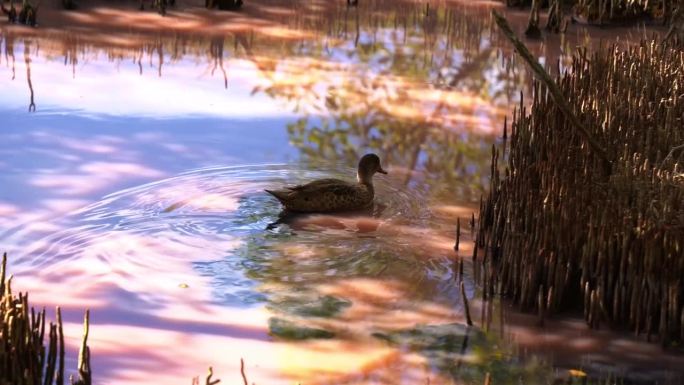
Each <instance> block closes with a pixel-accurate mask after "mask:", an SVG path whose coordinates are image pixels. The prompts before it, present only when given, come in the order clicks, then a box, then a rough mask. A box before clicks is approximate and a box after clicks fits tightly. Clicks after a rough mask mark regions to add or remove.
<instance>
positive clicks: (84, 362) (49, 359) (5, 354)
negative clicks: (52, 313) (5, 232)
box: [0, 254, 91, 385]
mask: <svg viewBox="0 0 684 385" xmlns="http://www.w3.org/2000/svg"><path fill="white" fill-rule="evenodd" d="M6 267H7V254H4V255H3V257H2V267H1V268H0V384H1V385H10V384H11V385H52V384H55V385H63V384H64V382H65V378H64V333H63V331H62V316H61V311H60V309H59V308H57V321H56V322H54V323H53V322H50V324H49V325H48V324H47V323H46V320H45V309H43V310H41V311H39V312H36V311H35V309H34V308H32V307H31V308H29V302H28V294H22V293H19V294H18V295H14V293H12V277H9V278H6V275H5V271H6ZM46 329H47V334H48V336H47V345H46V343H45V333H46ZM87 340H88V312H87V311H86V314H85V321H84V335H83V343H82V345H81V350H80V353H79V359H78V379H74V378H73V377H72V378H71V379H70V382H71V384H74V385H90V384H91V370H90V349H89V348H88V345H87Z"/></svg>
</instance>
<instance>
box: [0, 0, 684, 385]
mask: <svg viewBox="0 0 684 385" xmlns="http://www.w3.org/2000/svg"><path fill="white" fill-rule="evenodd" d="M337 3H339V4H337ZM344 3H345V2H344V1H342V0H340V1H339V2H332V1H330V2H323V1H318V2H315V1H303V0H302V1H285V0H280V1H278V0H260V1H257V0H254V1H248V4H247V5H246V6H245V9H244V10H243V11H242V12H240V13H222V14H216V13H213V14H212V13H208V12H206V11H204V10H202V9H201V8H200V9H199V10H196V8H193V9H188V10H186V11H183V9H182V7H183V3H181V5H180V6H179V7H180V9H178V10H176V11H171V15H170V16H169V17H167V18H165V19H164V21H163V22H162V21H159V20H160V19H161V18H160V17H159V16H157V15H155V14H153V13H149V12H148V13H136V12H133V11H132V9H133V8H134V6H133V5H131V4H123V3H117V4H115V5H114V6H113V7H109V6H104V5H103V6H101V7H93V8H90V9H88V8H87V9H86V10H83V11H80V12H77V13H74V14H72V15H71V16H69V17H70V18H71V19H67V20H66V21H65V20H61V21H60V22H61V23H63V24H65V25H67V26H70V25H71V24H70V23H73V28H67V29H66V30H65V29H63V28H48V27H40V28H38V29H28V28H23V27H18V26H9V25H7V24H4V23H5V22H4V21H3V22H2V24H0V127H1V129H0V144H1V146H0V250H7V251H8V252H9V255H10V270H11V271H12V272H13V273H14V274H15V277H16V278H15V281H14V285H15V289H17V290H26V291H29V292H30V293H31V294H30V295H31V298H32V301H33V302H34V303H35V304H37V305H39V306H47V307H48V308H54V306H57V305H60V306H62V308H63V309H64V312H65V320H66V325H65V327H66V332H67V343H68V345H69V346H68V348H69V351H70V352H71V355H70V356H69V360H70V361H71V362H69V363H68V364H69V365H68V367H69V368H75V367H76V365H75V356H74V352H76V351H77V349H78V344H79V341H80V334H81V320H82V314H83V311H84V310H85V309H86V308H89V309H91V314H92V315H91V319H92V321H91V339H90V346H91V349H92V354H93V368H94V378H95V381H96V383H97V384H142V383H145V384H188V383H190V380H191V378H192V377H193V376H196V375H199V374H201V373H204V371H205V370H206V368H207V367H208V366H210V365H211V366H213V367H214V371H215V373H217V375H218V377H220V378H222V379H223V382H226V383H241V381H242V380H241V377H240V370H239V367H240V359H241V358H242V359H244V361H245V368H246V373H247V376H248V378H249V381H250V382H254V383H257V384H293V383H301V384H366V383H368V384H418V383H431V384H452V383H457V384H461V383H465V384H481V383H482V382H483V380H484V377H485V374H486V373H491V375H492V377H493V383H494V384H519V383H525V384H547V383H552V382H554V381H556V382H563V383H566V382H570V383H581V382H582V381H583V380H586V378H582V377H577V376H578V374H579V373H580V371H581V372H584V373H586V374H588V376H589V377H588V379H589V380H590V381H599V380H605V379H618V380H619V383H671V384H678V383H681V382H682V381H683V378H684V377H683V371H684V369H683V368H684V358H683V357H681V356H677V355H675V354H670V353H663V352H662V351H661V350H660V348H659V347H658V346H656V345H655V344H648V343H645V342H644V341H641V340H638V339H636V338H633V337H632V336H630V335H623V334H617V333H613V332H608V331H605V330H600V331H589V330H587V328H586V326H585V325H584V323H583V322H582V321H581V320H580V319H578V318H573V317H572V316H569V317H568V318H557V319H554V320H551V321H550V322H548V323H547V326H546V327H545V328H538V327H536V326H535V322H534V317H533V316H530V315H524V314H520V313H518V312H516V311H515V309H509V308H508V306H507V305H505V304H503V305H502V304H501V303H498V302H496V303H493V304H491V303H490V304H486V305H483V304H482V303H481V302H480V301H479V300H478V299H479V298H480V295H479V291H478V288H477V286H476V285H475V283H474V278H473V275H474V274H476V271H474V270H473V268H472V265H471V264H470V256H471V255H472V246H471V245H472V242H471V238H470V226H469V224H468V223H469V218H470V216H471V214H472V213H473V212H476V208H477V207H478V202H479V198H480V195H481V194H482V193H483V192H484V191H485V189H486V186H487V184H488V175H489V159H490V154H491V146H492V144H495V143H498V142H499V141H500V140H499V139H498V138H499V137H500V136H501V131H502V127H503V122H504V118H505V116H506V115H507V114H510V112H511V111H512V108H513V107H514V106H516V105H517V104H518V103H519V102H520V92H521V91H523V93H527V92H528V90H529V87H530V80H529V78H530V76H529V75H528V74H527V73H526V72H525V70H524V68H523V67H522V65H521V64H520V63H516V62H515V60H513V61H510V60H508V59H506V58H507V57H509V56H510V53H511V52H510V48H509V46H508V45H507V44H505V43H504V41H503V39H502V37H501V36H499V35H498V33H497V32H496V30H495V29H494V27H493V26H492V24H491V20H490V18H489V9H490V8H489V7H491V6H494V5H493V4H494V3H485V2H482V3H479V2H457V1H448V2H445V1H441V2H440V1H437V2H433V3H432V7H430V8H426V6H425V3H424V2H414V1H399V0H397V1H391V0H373V1H365V2H363V0H362V4H361V5H360V6H359V7H358V8H347V7H346V6H345V4H344ZM186 6H189V5H186ZM47 14H48V15H49V14H50V12H49V10H48V11H47ZM46 17H47V16H46ZM127 18H129V19H130V23H132V24H134V26H135V28H131V30H135V31H134V32H131V31H128V29H127V28H125V23H123V24H124V26H123V27H122V26H121V24H122V21H121V20H126V21H127V20H129V19H127ZM512 19H513V20H514V21H515V20H523V19H524V14H522V13H521V14H512ZM117 20H118V23H119V25H118V29H117V25H116V23H117ZM169 20H170V21H169ZM155 23H162V24H160V25H157V24H155ZM103 31H106V32H103ZM127 31H128V32H127ZM582 43H586V38H584V32H583V31H582V30H573V35H572V36H571V37H570V38H568V39H565V38H564V39H562V40H558V38H556V40H554V41H550V42H546V43H545V42H537V43H533V44H532V48H533V49H534V51H535V52H536V54H538V55H539V57H540V60H542V61H551V62H555V61H556V60H558V58H559V57H560V58H561V63H562V62H563V60H567V58H565V57H564V56H563V51H562V50H561V47H566V48H564V49H568V48H567V47H572V46H573V45H577V44H582ZM369 151H373V152H376V153H378V154H379V155H380V156H381V157H382V160H383V165H384V166H385V168H386V169H388V170H389V172H390V173H389V175H388V176H377V177H376V178H375V181H376V190H377V195H378V196H377V198H376V205H375V207H373V208H372V209H370V210H368V211H367V212H362V213H353V214H348V215H337V216H324V215H311V216H299V217H281V216H280V215H279V214H280V206H279V204H278V203H277V202H276V201H275V200H274V199H273V198H272V197H270V196H268V195H267V194H266V193H264V192H263V189H264V188H274V187H276V188H277V187H280V186H282V185H285V184H293V183H299V182H303V181H307V180H311V179H314V178H319V177H340V178H348V179H352V178H354V176H355V170H354V168H353V167H354V166H355V164H356V162H357V161H358V158H359V156H360V155H362V154H364V153H366V152H369ZM457 218H462V224H463V226H462V227H463V233H464V238H465V239H466V240H465V241H464V242H462V245H461V249H460V251H459V253H460V256H462V257H464V258H466V260H467V261H468V263H466V268H465V278H464V279H465V284H466V292H467V295H468V296H469V297H471V298H472V303H471V306H472V312H473V315H474V318H475V324H476V326H477V327H476V328H473V329H470V330H469V329H467V328H466V327H465V326H464V316H463V307H462V303H461V298H460V293H459V291H458V286H457V284H458V279H457V273H456V269H455V268H456V267H457V263H454V260H455V259H456V258H457V254H456V253H455V252H454V251H453V248H452V247H453V239H454V229H455V223H456V220H457ZM571 370H576V371H577V372H573V371H571Z"/></svg>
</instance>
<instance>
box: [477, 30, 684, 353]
mask: <svg viewBox="0 0 684 385" xmlns="http://www.w3.org/2000/svg"><path fill="white" fill-rule="evenodd" d="M502 28H503V27H502ZM681 47H682V44H681V43H679V42H677V41H676V39H674V40H673V41H667V42H662V43H660V44H658V43H656V42H655V41H643V42H642V43H640V44H639V45H636V46H632V47H630V48H626V49H621V48H618V47H617V46H612V47H608V48H605V47H604V48H602V49H599V50H597V51H596V52H593V53H591V54H589V53H587V51H586V50H584V49H581V50H579V51H578V53H577V54H576V55H575V56H574V58H573V61H572V64H571V66H570V67H569V68H567V69H566V70H565V71H564V74H562V75H560V76H559V77H557V78H556V79H555V85H550V86H549V87H550V88H549V87H547V86H545V85H542V84H541V83H537V84H536V85H535V86H534V92H533V96H532V104H531V107H530V109H529V110H528V109H527V108H526V107H525V106H524V103H523V102H522V101H521V103H520V107H519V108H517V109H516V111H515V112H514V118H513V121H512V124H511V133H510V138H509V139H510V144H509V143H507V138H506V136H507V135H506V133H505V134H504V144H503V149H502V150H500V149H499V148H493V153H492V178H491V186H490V187H491V188H490V193H489V196H488V197H487V198H486V199H485V200H484V202H483V203H482V204H481V214H480V215H481V220H480V223H479V233H478V236H477V243H478V244H479V246H481V247H484V249H485V256H484V259H483V260H480V261H479V262H483V263H484V264H485V266H486V268H485V269H484V271H485V274H484V277H485V278H484V282H485V290H484V292H485V293H493V292H494V291H500V292H501V294H503V295H505V296H507V297H509V298H511V299H512V300H513V301H514V302H516V303H518V304H519V305H520V306H521V308H523V309H527V310H535V311H538V312H539V314H540V316H541V317H543V316H544V315H548V314H552V313H555V312H558V311H561V310H564V309H568V308H582V309H583V310H584V315H585V318H586V320H587V322H588V324H589V325H590V326H592V327H598V326H599V325H600V324H602V323H603V324H607V325H610V326H613V327H618V328H629V329H631V330H633V331H634V332H635V333H637V334H639V333H646V334H647V335H648V337H649V338H650V337H651V335H653V334H656V333H657V334H658V335H659V338H660V341H661V342H662V343H663V344H664V345H672V344H675V343H677V341H679V342H680V343H681V342H682V341H684V282H683V280H684V128H683V127H684V126H683V124H684V97H683V96H682V90H683V89H684V79H683V78H682V76H681V74H682V73H684V51H682V50H681ZM519 51H520V50H519ZM523 56H524V55H523ZM532 66H533V67H534V65H532ZM542 78H543V77H542ZM556 85H557V88H556V91H558V92H556V94H555V95H554V90H553V89H551V88H554V87H556ZM559 97H562V98H563V99H564V100H565V103H566V104H565V106H563V105H562V104H563V102H559V101H558V98H559ZM564 108H565V110H564ZM567 109H569V111H567ZM508 144H509V145H510V150H509V153H508V154H506V146H507V145H508Z"/></svg>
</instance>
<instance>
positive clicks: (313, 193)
mask: <svg viewBox="0 0 684 385" xmlns="http://www.w3.org/2000/svg"><path fill="white" fill-rule="evenodd" d="M267 191H268V190H267ZM268 192H269V193H270V194H272V195H273V196H275V197H276V198H278V200H280V202H281V203H282V204H283V205H284V206H285V207H286V208H287V209H289V210H292V211H301V212H325V211H345V210H356V209H361V208H364V207H367V206H368V205H370V204H371V203H372V202H373V195H374V192H373V187H372V186H369V185H364V184H360V183H349V182H345V181H343V180H339V179H319V180H316V181H313V182H311V183H307V184H303V185H298V186H294V187H289V188H287V189H285V190H277V191H268Z"/></svg>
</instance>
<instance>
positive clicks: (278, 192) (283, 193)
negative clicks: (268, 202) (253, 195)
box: [264, 190, 289, 204]
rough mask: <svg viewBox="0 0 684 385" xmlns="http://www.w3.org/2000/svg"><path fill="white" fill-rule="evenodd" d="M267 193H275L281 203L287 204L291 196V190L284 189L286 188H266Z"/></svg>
mask: <svg viewBox="0 0 684 385" xmlns="http://www.w3.org/2000/svg"><path fill="white" fill-rule="evenodd" d="M264 191H266V192H267V193H269V194H271V195H273V196H274V197H276V199H278V200H279V201H280V203H283V204H285V202H287V200H288V197H289V191H284V190H264Z"/></svg>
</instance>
